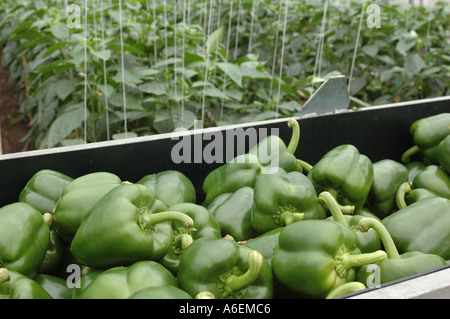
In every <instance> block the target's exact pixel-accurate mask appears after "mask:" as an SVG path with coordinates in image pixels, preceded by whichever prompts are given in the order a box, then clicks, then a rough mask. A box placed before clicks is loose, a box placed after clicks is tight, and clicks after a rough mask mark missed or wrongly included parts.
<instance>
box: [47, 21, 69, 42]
mask: <svg viewBox="0 0 450 319" xmlns="http://www.w3.org/2000/svg"><path fill="white" fill-rule="evenodd" d="M50 32H51V33H52V34H53V35H54V36H55V37H56V38H57V39H59V40H62V41H66V40H68V39H69V28H68V27H67V25H66V24H65V23H62V22H56V23H52V25H51V26H50Z"/></svg>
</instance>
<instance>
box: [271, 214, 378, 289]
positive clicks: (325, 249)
mask: <svg viewBox="0 0 450 319" xmlns="http://www.w3.org/2000/svg"><path fill="white" fill-rule="evenodd" d="M278 239H279V247H278V248H277V251H276V252H275V254H274V256H273V258H272V270H273V273H274V276H275V278H276V279H277V280H278V282H279V283H280V284H281V285H283V286H285V287H287V288H288V289H290V290H292V292H293V293H295V294H296V295H297V296H301V297H308V298H325V297H326V296H327V295H328V294H329V293H330V292H331V291H332V290H333V289H335V288H336V287H338V286H340V285H342V284H344V283H346V282H350V281H354V280H355V278H356V270H357V269H358V268H359V267H361V266H362V265H365V264H370V263H375V262H378V261H382V260H384V259H385V258H386V253H385V252H384V251H382V250H378V251H376V252H372V253H366V254H361V253H360V251H359V249H358V248H357V247H356V245H357V238H356V235H355V233H354V232H353V231H352V230H351V229H350V228H349V227H347V226H344V225H342V224H341V223H338V222H335V221H331V220H326V219H325V220H323V219H318V220H304V221H302V222H299V223H292V224H290V225H287V226H285V227H284V229H283V230H282V231H281V232H280V235H279V238H278Z"/></svg>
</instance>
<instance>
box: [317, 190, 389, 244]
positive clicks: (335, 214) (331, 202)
mask: <svg viewBox="0 0 450 319" xmlns="http://www.w3.org/2000/svg"><path fill="white" fill-rule="evenodd" d="M318 200H319V202H321V203H324V204H325V205H326V206H327V207H328V208H329V210H330V212H331V216H330V217H329V218H328V219H330V220H334V221H336V222H338V223H341V224H342V225H344V226H347V227H349V228H350V229H351V230H352V231H353V232H354V233H355V235H356V239H357V243H356V247H357V248H358V249H359V250H360V252H361V253H371V252H374V251H377V250H380V249H381V240H380V237H379V236H378V234H377V232H376V231H375V230H370V231H368V232H361V230H360V229H359V228H358V227H357V226H358V224H359V221H360V220H361V219H363V218H366V217H365V216H363V215H344V214H343V213H342V210H341V208H340V205H339V204H338V202H337V201H336V199H335V198H334V196H333V195H331V193H329V192H322V193H320V194H319V197H318Z"/></svg>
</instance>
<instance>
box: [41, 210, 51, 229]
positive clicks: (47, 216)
mask: <svg viewBox="0 0 450 319" xmlns="http://www.w3.org/2000/svg"><path fill="white" fill-rule="evenodd" d="M42 220H43V221H44V223H46V224H47V225H48V227H50V226H51V225H52V224H53V220H54V217H53V215H52V214H50V213H44V214H43V215H42Z"/></svg>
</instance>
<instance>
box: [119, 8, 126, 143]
mask: <svg viewBox="0 0 450 319" xmlns="http://www.w3.org/2000/svg"><path fill="white" fill-rule="evenodd" d="M119 28H120V57H121V69H122V91H123V92H122V96H123V125H124V129H125V138H127V137H128V127H127V126H128V123H127V97H126V86H125V57H124V50H123V23H122V0H119Z"/></svg>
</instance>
